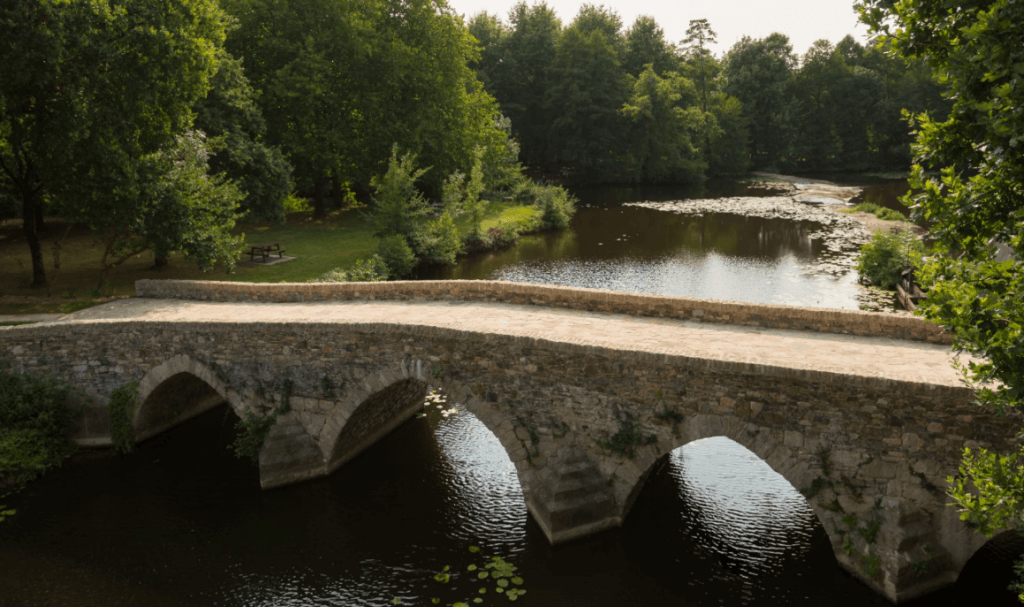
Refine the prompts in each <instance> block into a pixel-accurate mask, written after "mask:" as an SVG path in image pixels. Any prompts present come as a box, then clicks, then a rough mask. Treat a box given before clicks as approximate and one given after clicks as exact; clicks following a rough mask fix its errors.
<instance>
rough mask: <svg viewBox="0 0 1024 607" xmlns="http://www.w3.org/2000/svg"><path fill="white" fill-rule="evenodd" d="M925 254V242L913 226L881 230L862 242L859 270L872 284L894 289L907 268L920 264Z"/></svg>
mask: <svg viewBox="0 0 1024 607" xmlns="http://www.w3.org/2000/svg"><path fill="white" fill-rule="evenodd" d="M923 255H924V245H923V244H922V243H921V241H920V240H918V239H917V237H916V236H914V233H913V232H911V231H910V230H900V231H898V232H886V231H879V232H875V234H874V235H873V236H872V237H871V241H870V242H867V243H865V244H863V245H861V248H860V259H859V260H858V261H857V271H858V272H860V275H861V276H864V277H867V278H868V279H869V280H870V281H871V284H873V285H875V286H877V287H880V288H883V289H891V288H893V287H894V286H896V283H898V282H899V281H900V275H901V273H902V272H903V270H905V269H906V268H908V267H911V266H917V265H919V264H920V263H921V258H922V256H923Z"/></svg>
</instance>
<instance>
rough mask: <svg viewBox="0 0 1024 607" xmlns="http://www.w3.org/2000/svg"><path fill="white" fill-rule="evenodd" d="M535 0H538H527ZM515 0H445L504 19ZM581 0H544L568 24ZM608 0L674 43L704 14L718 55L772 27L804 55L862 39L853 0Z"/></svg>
mask: <svg viewBox="0 0 1024 607" xmlns="http://www.w3.org/2000/svg"><path fill="white" fill-rule="evenodd" d="M526 1H527V3H528V4H536V3H537V0H526ZM517 2H518V0H448V4H449V5H450V6H451V7H452V8H454V9H455V12H457V13H460V14H463V15H465V17H466V19H467V21H468V19H469V18H470V17H472V16H473V15H475V14H477V13H479V12H480V11H484V10H486V11H487V12H489V13H491V14H494V13H497V14H498V15H500V16H501V18H502V19H503V20H504V21H505V22H506V23H508V11H509V9H510V8H512V6H513V5H515V4H517ZM584 3H585V2H584V0H547V5H548V6H549V7H551V8H552V9H554V11H555V14H557V15H558V17H559V18H560V19H561V20H562V24H563V25H568V24H569V23H570V22H571V21H572V20H573V18H574V17H575V16H576V13H577V12H579V9H580V6H581V5H582V4H584ZM590 3H591V4H602V3H603V4H604V5H605V6H609V7H611V8H613V9H615V11H616V12H617V13H618V14H619V16H621V17H622V23H623V27H624V28H629V26H630V25H632V24H633V21H635V20H636V18H637V17H638V16H640V15H650V16H651V17H654V20H655V21H657V22H658V25H660V26H661V27H662V29H664V30H665V39H666V40H668V41H669V42H675V43H678V42H679V41H681V40H682V39H683V38H685V37H686V28H687V27H689V25H690V20H691V19H707V20H708V21H709V22H710V24H711V29H712V30H714V31H715V33H717V34H718V44H717V45H716V46H714V47H712V49H713V50H714V52H715V54H716V55H719V56H720V55H722V54H723V53H725V52H726V51H728V50H729V49H730V48H732V45H733V44H735V43H736V42H737V41H739V39H740V38H742V37H743V36H750V37H751V38H764V37H766V36H768V35H769V34H771V33H773V32H781V33H783V34H786V35H787V36H789V40H790V43H791V44H792V45H793V50H794V52H796V53H797V54H798V55H803V54H804V53H806V52H807V49H808V48H810V46H811V44H812V43H813V42H814V41H815V40H820V39H822V38H825V39H827V40H829V41H831V42H832V43H833V44H835V43H837V42H839V41H840V40H842V39H843V37H844V36H846V35H847V34H852V35H853V37H854V38H856V39H857V40H858V41H859V42H861V44H864V43H865V40H866V35H867V27H866V26H864V25H862V24H860V23H859V22H858V21H857V14H856V13H855V12H854V10H853V0H700V1H695V0H628V1H626V0H604V1H603V2H602V1H601V0H594V1H591V2H590Z"/></svg>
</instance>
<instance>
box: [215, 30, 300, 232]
mask: <svg viewBox="0 0 1024 607" xmlns="http://www.w3.org/2000/svg"><path fill="white" fill-rule="evenodd" d="M195 112H196V120H195V128H196V129H198V130H200V131H202V132H204V133H205V134H206V136H207V137H208V138H210V140H211V142H212V145H211V146H210V147H211V150H212V151H213V152H214V153H213V155H212V157H211V158H210V170H211V172H212V173H214V174H218V175H224V176H225V177H226V178H228V179H230V180H232V181H234V182H235V183H236V184H237V185H238V187H239V189H240V190H241V191H242V193H243V195H244V198H243V199H242V201H241V205H240V210H241V211H242V212H243V213H244V214H246V216H247V218H248V219H250V220H264V221H272V222H277V223H280V222H283V221H284V213H285V209H284V205H283V202H284V201H285V200H286V199H287V198H288V197H289V196H290V194H291V192H292V189H293V188H294V184H293V183H292V166H291V164H290V163H289V162H288V161H287V160H286V159H285V157H284V155H283V154H282V153H281V150H280V149H279V148H277V147H276V146H271V145H268V144H267V143H266V141H265V140H264V135H265V133H266V123H265V121H264V120H263V114H262V112H261V111H260V108H259V105H258V104H257V94H256V92H255V90H253V88H252V85H251V84H250V83H249V79H248V78H246V76H245V73H244V71H243V70H242V62H241V61H240V60H238V59H235V58H234V57H232V56H231V55H229V54H228V53H227V51H225V50H223V49H219V50H218V53H217V71H216V73H215V74H214V75H213V77H212V78H211V79H210V92H209V93H207V95H206V97H204V98H202V99H200V100H199V101H198V102H197V103H196V106H195Z"/></svg>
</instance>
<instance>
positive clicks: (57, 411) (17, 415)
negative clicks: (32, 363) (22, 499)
mask: <svg viewBox="0 0 1024 607" xmlns="http://www.w3.org/2000/svg"><path fill="white" fill-rule="evenodd" d="M72 394H73V392H72V388H71V386H69V385H67V384H65V383H63V382H60V381H58V380H56V379H54V378H53V377H52V376H46V377H41V378H40V377H36V376H34V375H23V374H18V373H11V372H10V371H9V370H8V369H6V368H4V367H3V366H0V487H2V486H4V485H20V484H22V483H25V482H28V481H30V480H32V479H34V478H36V477H37V476H39V475H40V474H42V473H43V472H45V471H46V470H47V469H48V468H52V467H55V466H59V465H60V463H61V460H62V459H63V458H64V456H66V455H68V454H70V453H72V452H74V450H75V445H74V443H72V442H71V441H70V440H68V434H69V433H70V432H71V431H72V430H73V429H74V427H75V421H76V417H77V413H78V411H77V409H76V408H74V407H72V406H71V398H72Z"/></svg>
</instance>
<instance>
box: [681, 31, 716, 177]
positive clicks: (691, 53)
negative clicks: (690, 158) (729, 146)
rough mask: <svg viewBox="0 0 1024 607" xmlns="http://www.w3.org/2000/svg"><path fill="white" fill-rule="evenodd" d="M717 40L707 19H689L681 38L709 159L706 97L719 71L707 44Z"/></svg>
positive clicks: (708, 124)
mask: <svg viewBox="0 0 1024 607" xmlns="http://www.w3.org/2000/svg"><path fill="white" fill-rule="evenodd" d="M717 41H718V34H716V33H715V31H714V30H712V29H711V24H710V23H708V20H707V19H695V20H692V21H690V27H689V28H688V29H687V30H686V38H684V39H683V44H682V48H683V50H684V51H685V52H686V54H687V55H688V57H687V60H688V63H689V64H690V65H691V66H692V67H693V72H694V82H695V83H696V85H697V93H698V95H699V98H700V111H701V113H702V114H703V117H702V120H701V122H702V124H703V131H704V132H703V137H702V138H703V139H704V155H705V157H706V158H707V159H708V161H710V159H711V155H712V148H711V136H712V131H713V126H712V122H713V118H712V117H711V116H710V114H709V113H708V98H709V97H710V96H711V94H712V93H711V91H712V90H713V89H714V88H717V87H715V86H714V84H713V80H714V79H715V77H716V76H717V75H718V72H719V71H721V70H720V68H719V66H718V65H717V63H718V62H717V61H715V58H714V56H713V55H712V54H711V49H709V48H708V45H710V44H714V43H716V42H717Z"/></svg>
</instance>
